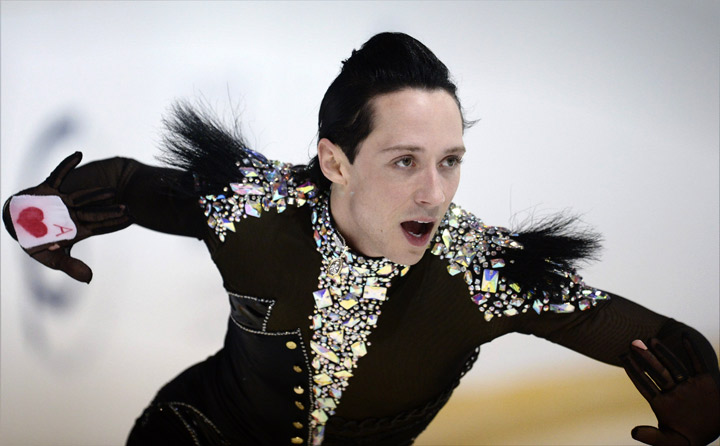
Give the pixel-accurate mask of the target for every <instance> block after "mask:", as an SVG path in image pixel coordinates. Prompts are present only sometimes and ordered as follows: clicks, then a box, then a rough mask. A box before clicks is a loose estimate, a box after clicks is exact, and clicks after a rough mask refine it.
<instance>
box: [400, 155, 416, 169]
mask: <svg viewBox="0 0 720 446" xmlns="http://www.w3.org/2000/svg"><path fill="white" fill-rule="evenodd" d="M413 164H415V163H414V161H413V158H412V157H411V156H403V157H402V158H400V159H398V160H397V161H395V165H396V166H397V167H402V168H407V167H412V166H413Z"/></svg>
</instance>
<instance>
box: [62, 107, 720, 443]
mask: <svg viewBox="0 0 720 446" xmlns="http://www.w3.org/2000/svg"><path fill="white" fill-rule="evenodd" d="M191 118H193V116H192V115H190V116H185V117H184V118H183V117H182V116H181V118H180V119H181V121H182V120H183V119H184V120H185V122H184V124H187V125H188V126H190V127H192V126H195V127H197V128H195V129H193V131H192V132H191V133H188V134H182V135H181V136H182V138H185V144H186V145H185V147H179V148H178V147H177V146H176V149H177V151H178V152H180V156H181V158H182V160H183V162H182V163H181V164H183V166H184V167H186V168H187V170H186V171H182V170H174V169H163V168H154V167H148V166H145V165H142V164H140V163H137V162H135V161H132V160H129V159H123V158H115V159H110V160H105V161H99V162H94V163H90V164H88V165H85V166H82V167H80V168H78V169H76V170H74V171H73V172H71V173H70V174H69V175H68V177H67V178H66V180H65V181H64V183H63V184H62V186H61V192H64V193H71V192H75V191H79V190H82V189H87V188H89V187H97V186H110V187H113V188H116V189H117V200H118V202H120V203H124V204H126V205H127V207H128V210H129V212H130V214H131V215H132V217H133V218H134V219H135V222H136V223H138V224H141V225H142V226H145V227H148V228H151V229H156V230H159V231H163V232H168V233H172V234H179V235H186V236H193V237H196V238H198V239H201V240H203V241H204V242H205V243H206V245H207V247H208V249H209V251H210V254H211V257H212V259H213V261H214V262H215V264H216V265H217V267H218V269H219V271H220V273H221V275H222V277H223V281H224V286H225V288H226V289H227V291H228V293H229V297H230V303H231V317H230V320H229V324H228V331H227V335H226V339H225V345H224V348H223V349H221V350H220V351H219V352H218V353H216V354H215V355H214V356H212V357H210V358H208V359H207V360H206V361H204V362H202V363H200V364H197V365H195V366H193V367H191V368H189V369H188V370H186V371H185V372H183V373H182V374H181V375H179V376H178V377H177V378H175V379H174V380H173V381H171V382H170V383H169V384H167V385H166V386H165V387H163V388H162V389H161V390H160V391H159V393H158V394H157V396H156V398H155V400H154V401H153V403H152V404H151V405H150V407H148V409H146V411H145V412H144V413H143V415H142V416H141V417H140V418H139V419H138V421H137V423H136V426H135V428H134V429H133V432H132V433H131V435H130V439H129V444H201V445H205V444H231V445H280V444H320V443H321V442H322V444H324V445H353V444H374V445H402V444H411V443H412V441H413V439H414V438H415V437H417V436H418V435H419V434H420V432H422V430H423V429H424V428H425V427H426V426H427V424H428V423H429V422H430V421H431V420H432V418H433V417H434V415H435V414H436V413H437V412H438V411H439V410H440V408H441V407H442V406H443V404H444V403H445V402H446V401H447V400H448V398H449V397H450V394H451V392H452V390H453V389H454V387H455V386H457V384H458V382H459V379H460V378H461V377H462V375H463V374H464V373H465V372H467V370H469V368H470V367H471V366H472V363H473V362H474V360H475V359H476V358H477V355H478V351H479V346H480V345H481V344H483V343H486V342H489V341H491V340H493V339H494V338H497V337H499V336H502V335H503V334H506V333H510V332H520V333H526V334H534V335H536V336H540V337H543V338H546V339H548V340H550V341H552V342H556V343H558V344H562V345H564V346H566V347H568V348H571V349H573V350H575V351H577V352H580V353H583V354H585V355H588V356H591V357H593V358H595V359H598V360H601V361H604V362H607V363H610V364H614V365H621V362H620V356H621V355H622V354H624V353H626V352H627V348H628V345H629V343H630V342H631V341H632V340H633V339H649V338H650V337H657V338H659V339H661V340H663V342H665V343H666V345H667V346H668V347H670V349H671V350H673V352H674V353H675V354H677V355H678V357H680V358H683V359H685V360H686V358H685V355H684V353H683V349H682V348H681V334H682V333H685V334H686V335H688V336H691V337H692V338H693V340H694V342H695V344H696V345H698V346H699V347H700V350H701V353H702V354H703V356H705V357H710V358H714V353H713V351H712V348H711V347H710V346H709V345H708V344H707V342H706V341H705V340H704V338H703V337H702V336H701V335H699V334H698V333H697V332H696V331H694V330H693V329H692V328H689V327H687V326H685V325H683V324H681V323H678V322H676V321H674V320H672V319H668V318H666V317H664V316H661V315H658V314H655V313H653V312H651V311H649V310H647V309H645V308H642V307H640V306H638V305H636V304H633V303H632V302H630V301H628V300H625V299H623V298H622V297H619V296H612V295H609V294H607V293H605V292H602V291H599V290H596V289H594V288H590V287H588V286H586V285H585V284H584V283H583V282H582V280H581V279H580V278H579V277H578V276H577V275H576V274H575V273H574V271H573V270H572V262H573V260H577V259H579V258H582V257H584V256H587V255H588V254H589V252H590V251H591V249H592V248H593V245H594V242H593V240H592V238H582V237H579V238H578V237H573V236H570V235H568V234H567V233H566V232H563V231H564V230H565V226H564V225H563V223H562V222H560V223H557V222H556V223H551V224H549V225H547V226H546V227H544V228H541V229H537V230H534V231H529V232H528V233H526V234H513V233H511V231H509V230H507V229H504V228H498V227H491V226H486V225H484V224H482V222H480V221H479V220H477V219H476V218H475V217H474V216H472V215H471V214H469V213H467V212H465V211H463V210H462V209H460V208H459V207H456V206H454V205H451V207H450V209H449V210H448V212H447V214H446V216H445V218H444V220H443V221H442V223H441V226H440V228H439V229H438V231H437V233H436V235H435V236H434V239H433V241H432V242H431V244H430V247H429V249H428V250H427V251H426V253H425V256H424V257H423V258H422V260H421V261H420V262H419V263H418V264H416V265H413V266H412V267H406V266H403V265H397V264H394V263H392V262H390V261H388V260H387V259H374V258H365V257H363V256H361V255H359V254H357V253H355V252H353V251H352V250H351V249H350V248H348V247H347V246H345V243H344V240H343V239H342V237H341V236H340V235H339V234H338V233H337V232H336V231H335V230H334V227H333V224H332V221H331V217H330V213H329V209H328V195H327V192H324V191H322V190H320V189H319V188H318V187H317V186H316V185H315V184H313V183H312V182H310V181H308V178H306V177H305V175H304V174H305V170H303V169H298V168H294V167H292V166H290V165H283V164H280V163H276V162H271V161H268V160H266V159H265V158H264V157H263V156H262V155H259V154H257V153H255V152H252V151H250V150H248V149H244V148H242V147H239V146H238V145H237V144H236V142H233V140H232V139H231V138H230V137H229V136H228V135H222V134H220V136H219V137H216V136H217V135H216V134H215V133H213V132H216V131H217V129H215V128H213V127H212V126H209V125H206V124H205V123H202V122H200V121H195V122H193V120H192V119H191ZM181 124H182V122H181ZM181 133H182V132H181ZM180 146H182V144H180ZM219 184H222V185H223V186H219ZM220 187H223V188H222V189H221V188H220ZM198 198H199V202H198ZM711 363H713V364H715V366H716V367H717V364H716V362H715V361H714V360H712V361H711ZM713 373H714V374H715V375H716V376H717V370H714V372H713Z"/></svg>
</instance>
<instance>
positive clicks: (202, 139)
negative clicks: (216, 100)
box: [159, 101, 268, 196]
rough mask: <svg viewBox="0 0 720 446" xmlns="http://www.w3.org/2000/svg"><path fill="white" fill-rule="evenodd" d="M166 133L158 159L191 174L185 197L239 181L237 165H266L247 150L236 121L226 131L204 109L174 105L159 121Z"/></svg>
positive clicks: (262, 159) (209, 191)
mask: <svg viewBox="0 0 720 446" xmlns="http://www.w3.org/2000/svg"><path fill="white" fill-rule="evenodd" d="M163 123H164V124H165V127H166V128H167V133H166V134H165V136H164V138H163V154H162V155H161V156H160V157H159V159H160V160H161V161H163V162H165V163H166V164H168V165H170V166H171V167H175V168H178V169H181V170H184V171H186V172H190V173H192V175H193V177H194V182H193V183H194V184H193V186H192V190H186V191H185V192H187V193H188V194H192V195H196V196H197V195H205V194H210V193H217V191H219V190H222V188H223V187H225V186H227V184H229V183H232V182H234V181H237V180H238V178H239V177H241V175H240V172H239V170H238V166H237V163H238V162H239V161H240V160H243V159H254V160H255V161H259V162H261V163H262V164H263V165H267V164H268V161H267V159H266V158H265V157H264V156H263V155H261V154H259V153H257V152H255V151H253V150H251V149H249V148H248V145H247V144H246V143H245V140H244V139H243V137H242V135H241V133H240V126H239V123H238V121H237V120H236V121H235V123H234V127H233V128H232V129H229V128H227V127H226V126H224V125H223V124H222V123H220V122H219V121H218V119H217V118H216V117H215V116H214V115H213V113H212V112H210V111H209V110H208V108H207V107H205V106H199V107H193V106H191V105H190V104H188V103H187V102H184V101H181V102H178V103H176V104H175V105H174V106H173V108H172V113H171V116H170V117H169V118H166V119H164V120H163Z"/></svg>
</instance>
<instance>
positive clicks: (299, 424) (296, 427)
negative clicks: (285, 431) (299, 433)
mask: <svg viewBox="0 0 720 446" xmlns="http://www.w3.org/2000/svg"><path fill="white" fill-rule="evenodd" d="M293 427H295V429H302V428H303V425H302V423H301V422H299V421H296V422H294V423H293Z"/></svg>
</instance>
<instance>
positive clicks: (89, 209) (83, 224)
mask: <svg viewBox="0 0 720 446" xmlns="http://www.w3.org/2000/svg"><path fill="white" fill-rule="evenodd" d="M80 160H82V153H80V152H75V153H73V154H72V155H70V156H68V157H67V158H65V159H64V160H63V161H62V162H61V163H60V164H58V166H57V167H56V168H55V170H53V172H52V173H51V174H50V176H48V177H47V179H46V180H45V181H43V182H42V183H41V184H39V185H38V186H36V187H32V188H30V189H26V190H24V191H22V192H20V193H18V194H16V195H14V196H12V197H10V199H9V200H8V201H6V202H5V206H4V207H3V221H4V223H5V227H6V228H7V230H8V232H9V233H10V235H11V236H12V237H13V238H15V239H16V240H18V242H19V243H20V245H21V246H22V247H23V249H24V250H25V251H26V252H27V253H28V254H30V256H32V257H33V258H34V259H35V260H37V261H38V262H40V263H42V264H43V265H45V266H47V267H49V268H52V269H58V270H61V271H63V272H65V273H66V274H67V275H69V276H70V277H72V278H73V279H75V280H78V281H81V282H86V283H89V282H90V280H91V279H92V270H91V269H90V268H89V267H88V266H87V265H86V264H85V263H83V262H82V261H80V260H78V259H75V258H73V257H71V256H70V250H71V249H72V247H73V245H74V244H75V243H77V242H79V241H80V240H83V239H86V238H88V237H90V236H93V235H98V234H105V233H108V232H113V231H118V230H120V229H123V228H125V227H127V226H129V225H130V224H131V219H130V217H129V215H128V213H127V209H126V208H125V206H123V205H119V204H114V203H115V196H116V193H115V190H114V189H111V188H103V187H101V188H90V189H82V190H77V191H74V192H72V193H69V194H63V193H61V192H60V188H61V185H62V184H63V181H64V180H65V177H66V176H67V175H68V173H70V172H71V171H72V170H73V169H74V168H75V167H76V166H77V165H78V164H79V163H80Z"/></svg>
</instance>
